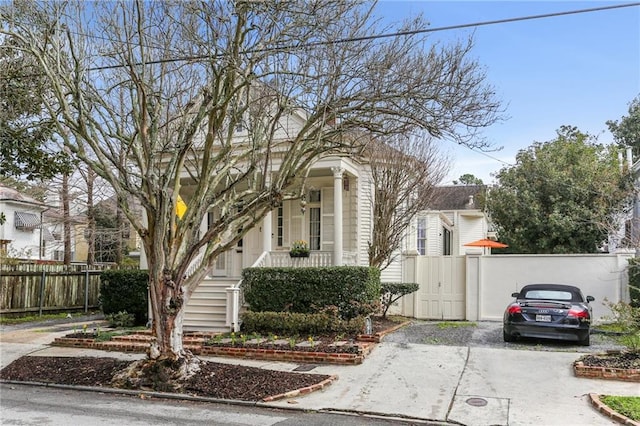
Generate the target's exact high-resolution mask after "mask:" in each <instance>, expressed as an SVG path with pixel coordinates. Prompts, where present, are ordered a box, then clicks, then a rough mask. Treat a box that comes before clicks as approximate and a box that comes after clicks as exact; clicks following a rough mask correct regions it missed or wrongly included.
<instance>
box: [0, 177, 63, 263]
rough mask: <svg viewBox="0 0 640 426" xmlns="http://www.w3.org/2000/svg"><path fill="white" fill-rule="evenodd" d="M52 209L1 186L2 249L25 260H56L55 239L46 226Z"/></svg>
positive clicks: (0, 248)
mask: <svg viewBox="0 0 640 426" xmlns="http://www.w3.org/2000/svg"><path fill="white" fill-rule="evenodd" d="M47 209H48V206H47V205H45V204H43V203H41V202H39V201H38V200H35V199H33V198H31V197H29V196H26V195H24V194H21V193H19V192H18V191H16V190H15V189H12V188H8V187H6V186H1V185H0V213H2V214H3V215H4V218H5V221H4V224H2V225H0V250H2V251H4V252H6V253H8V255H9V256H11V257H18V258H22V259H48V260H50V259H52V253H53V250H52V247H54V246H55V242H56V241H55V238H54V236H53V234H52V233H51V231H50V229H49V228H48V227H46V226H42V223H43V215H44V212H45V211H46V210H47Z"/></svg>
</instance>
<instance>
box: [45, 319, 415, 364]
mask: <svg viewBox="0 0 640 426" xmlns="http://www.w3.org/2000/svg"><path fill="white" fill-rule="evenodd" d="M410 323H411V321H405V322H402V323H399V324H398V325H395V326H393V327H391V328H388V329H385V330H383V331H380V332H377V333H374V334H360V335H358V336H357V345H358V347H359V348H358V352H357V353H328V352H310V351H295V350H278V349H264V348H256V347H237V346H234V347H230V346H209V345H204V343H203V342H204V341H206V340H208V339H210V338H212V337H213V336H214V335H216V334H217V333H204V332H186V333H185V336H184V340H183V343H184V347H185V349H188V350H190V351H191V352H192V353H193V354H195V355H211V356H224V357H231V358H248V359H256V360H269V361H284V362H296V363H306V364H309V363H320V364H339V365H358V364H362V362H364V359H365V357H366V356H367V355H369V353H370V352H371V351H372V350H373V348H374V346H375V343H380V341H381V340H382V338H383V337H384V336H385V335H387V334H389V333H392V332H394V331H396V330H398V329H400V328H402V327H404V326H406V325H408V324H410ZM143 339H151V331H150V330H140V331H136V332H135V333H133V334H129V335H121V336H114V338H113V339H112V340H108V341H104V342H98V341H96V340H95V339H93V338H87V339H83V338H75V337H74V338H68V337H58V338H56V339H55V340H54V341H53V342H52V343H51V344H52V345H53V346H64V347H71V348H85V349H98V350H103V351H115V352H136V353H144V352H146V350H147V348H148V347H149V344H148V342H147V341H144V340H143Z"/></svg>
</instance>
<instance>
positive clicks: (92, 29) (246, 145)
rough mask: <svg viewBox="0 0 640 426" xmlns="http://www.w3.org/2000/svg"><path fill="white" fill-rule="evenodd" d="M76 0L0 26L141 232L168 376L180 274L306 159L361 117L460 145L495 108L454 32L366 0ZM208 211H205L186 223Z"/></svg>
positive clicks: (382, 130)
mask: <svg viewBox="0 0 640 426" xmlns="http://www.w3.org/2000/svg"><path fill="white" fill-rule="evenodd" d="M85 4H86V3H83V2H78V3H74V2H69V3H62V2H43V3H35V4H29V7H28V8H27V10H28V13H26V14H21V13H18V12H20V11H19V10H15V9H13V10H12V9H10V8H5V9H3V11H2V18H3V21H4V22H8V21H9V20H11V23H10V24H8V25H3V27H2V30H0V33H2V34H5V36H7V37H10V38H11V40H12V44H11V46H12V48H13V49H19V50H20V51H21V52H22V54H24V55H28V56H30V57H33V58H35V59H36V60H37V62H38V63H39V64H40V65H41V66H42V69H43V70H44V72H45V74H46V77H47V81H48V83H49V84H50V85H51V93H52V96H50V97H49V98H47V99H44V102H45V106H46V108H47V109H48V112H49V114H51V115H52V116H54V117H56V121H55V123H56V125H57V126H58V127H59V134H61V135H65V132H66V131H69V132H70V133H71V135H72V137H66V138H64V144H65V146H67V147H68V148H69V149H70V150H71V152H72V153H73V154H74V155H75V156H76V157H77V158H79V159H80V160H81V161H83V162H85V163H86V164H87V165H88V166H89V167H90V168H91V169H92V170H94V171H95V172H96V173H97V175H98V176H101V177H102V178H104V179H105V180H106V181H108V182H109V183H110V184H111V185H112V187H113V189H114V191H115V193H116V196H117V199H118V203H119V206H120V208H121V209H122V213H123V214H124V215H125V217H126V218H127V220H128V221H129V222H130V223H131V224H132V226H133V228H134V229H135V230H136V232H137V233H138V234H139V235H140V238H141V240H142V243H143V247H144V250H145V253H146V256H147V260H148V266H149V288H150V298H151V307H152V314H153V318H154V322H153V326H152V330H153V336H154V341H153V343H152V345H151V348H150V350H149V358H150V360H171V361H176V360H180V361H187V360H188V361H189V362H179V363H172V364H171V365H174V366H175V365H181V366H182V369H181V374H182V375H188V374H190V373H192V372H194V371H196V370H197V359H195V358H194V357H192V356H190V354H189V353H188V352H187V351H185V349H184V348H183V345H182V322H183V317H184V306H185V304H186V303H187V301H188V300H189V297H190V296H191V294H192V292H193V290H194V289H195V287H196V286H197V285H198V283H199V282H200V280H201V279H202V278H203V277H204V276H205V275H206V273H207V271H208V270H209V269H210V268H211V267H213V265H214V262H215V260H216V257H217V256H218V255H220V254H221V253H223V252H224V251H226V250H228V249H230V248H231V247H233V246H234V245H235V243H236V242H237V241H238V240H239V239H240V238H242V236H243V235H242V234H243V232H245V231H246V230H248V229H250V228H251V227H252V226H254V225H256V224H257V223H258V222H259V221H260V220H261V219H262V218H263V217H264V216H265V214H266V213H267V212H269V211H271V210H272V209H273V208H274V206H277V205H278V204H279V203H281V202H282V200H283V199H293V198H296V197H298V196H299V195H300V191H301V187H302V184H303V183H304V178H305V176H306V174H307V171H308V169H309V167H310V165H311V164H312V163H313V162H314V161H316V160H317V159H318V158H320V157H321V156H323V155H327V154H340V153H351V152H353V151H354V150H360V149H361V146H362V144H363V143H364V142H365V141H366V140H367V139H368V135H369V134H370V133H371V132H373V133H376V134H385V135H389V136H391V135H394V134H398V133H404V132H406V131H408V130H411V129H415V128H422V129H426V131H427V132H429V133H430V134H432V135H435V136H438V137H446V136H449V137H451V138H454V139H456V140H457V141H459V142H461V143H468V144H471V142H470V141H472V140H473V139H472V137H473V136H474V134H475V131H476V130H477V129H479V128H482V127H484V126H488V125H490V124H492V123H494V122H495V121H496V119H498V115H499V113H500V105H499V103H498V102H497V101H496V100H495V99H494V93H493V91H492V89H491V88H490V87H488V86H487V85H486V82H485V76H484V74H483V72H482V70H481V68H480V67H479V65H478V64H477V63H476V62H475V61H473V60H470V59H469V58H468V56H469V55H468V54H469V52H470V51H471V48H472V43H471V42H470V41H469V42H468V43H461V44H455V45H452V46H442V45H434V46H428V45H427V44H426V40H425V39H424V38H422V37H423V36H422V35H412V36H402V37H394V38H386V39H382V40H380V39H376V38H372V37H370V36H372V35H375V34H376V31H377V27H376V25H375V23H373V22H372V21H371V6H370V5H367V4H360V3H355V2H352V1H348V2H347V1H328V0H326V1H325V0H315V1H311V2H295V1H268V2H254V1H234V2H229V1H212V2H142V1H136V2H128V1H127V2H124V1H123V2H102V3H93V4H92V10H91V13H89V11H87V10H84V9H83V8H84V7H85ZM96 16H97V17H99V18H95V17H96ZM91 19H93V20H91ZM425 26H426V23H425V22H424V20H422V19H417V20H415V21H414V22H411V23H409V24H407V25H406V26H405V27H404V28H403V29H406V30H409V29H412V28H418V27H425ZM287 123H288V124H287ZM291 123H296V124H295V125H293V124H291ZM363 135H367V137H366V138H365V137H362V136H363ZM122 152H124V153H125V155H126V160H127V161H126V164H124V165H123V164H121V163H120V162H119V158H120V153H122ZM178 195H180V196H182V197H183V198H184V199H185V200H186V201H187V203H188V210H187V212H186V214H185V215H184V216H183V217H182V218H178V217H177V216H176V214H175V209H176V203H177V198H178ZM131 200H136V201H137V202H138V203H139V204H140V205H141V206H142V209H143V211H144V218H143V217H141V216H140V215H139V214H137V213H136V212H135V211H134V210H133V209H132V206H131ZM212 209H215V210H217V211H219V212H220V215H219V216H218V219H217V220H216V221H214V223H212V224H211V225H212V226H211V227H210V228H209V229H208V231H206V232H203V233H199V227H200V223H201V222H202V221H203V219H205V218H206V215H207V212H208V211H210V210H212ZM239 230H244V231H243V232H238V231H239ZM194 259H198V260H201V261H200V262H198V263H196V264H195V265H193V262H194ZM190 265H191V266H192V267H193V266H197V268H195V271H194V272H193V273H191V274H190V275H187V270H188V268H189V267H190Z"/></svg>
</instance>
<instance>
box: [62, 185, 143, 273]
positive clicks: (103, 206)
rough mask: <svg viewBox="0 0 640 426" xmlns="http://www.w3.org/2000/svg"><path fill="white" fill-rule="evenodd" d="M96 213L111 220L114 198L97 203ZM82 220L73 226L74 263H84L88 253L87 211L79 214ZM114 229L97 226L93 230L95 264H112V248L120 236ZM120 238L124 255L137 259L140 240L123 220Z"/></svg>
mask: <svg viewBox="0 0 640 426" xmlns="http://www.w3.org/2000/svg"><path fill="white" fill-rule="evenodd" d="M94 207H95V209H96V210H97V211H102V212H103V214H104V213H109V214H110V215H111V216H112V217H113V218H115V216H116V199H115V196H112V197H110V198H107V199H106V200H103V201H100V202H98V203H97V204H96V205H95V206H94ZM79 217H81V219H82V220H79V221H76V222H74V224H73V231H72V235H73V236H74V237H73V238H74V241H75V245H74V247H75V258H74V261H76V262H86V261H87V257H88V252H89V244H88V239H87V233H88V229H87V211H86V210H84V211H82V212H81V213H80V215H79ZM117 234H118V231H117V229H115V228H114V227H105V226H101V224H98V225H97V226H96V230H95V258H96V262H112V261H113V258H114V250H115V249H114V246H115V245H116V244H117V243H118V241H119V238H120V236H118V235H117ZM121 238H122V239H123V245H124V246H125V255H127V256H129V257H132V258H136V259H137V258H138V257H139V255H140V239H139V237H138V234H137V233H136V232H135V231H134V230H133V229H132V227H131V225H130V224H129V222H128V221H127V220H126V219H125V220H124V222H123V229H122V235H121Z"/></svg>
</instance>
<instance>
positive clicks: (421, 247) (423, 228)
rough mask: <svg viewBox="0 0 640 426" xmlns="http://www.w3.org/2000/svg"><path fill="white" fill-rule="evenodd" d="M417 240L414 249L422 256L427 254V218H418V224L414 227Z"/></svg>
mask: <svg viewBox="0 0 640 426" xmlns="http://www.w3.org/2000/svg"><path fill="white" fill-rule="evenodd" d="M416 234H417V241H416V249H417V250H418V253H420V254H421V255H422V256H424V255H425V254H427V219H426V218H424V217H421V218H419V219H418V225H417V229H416Z"/></svg>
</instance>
